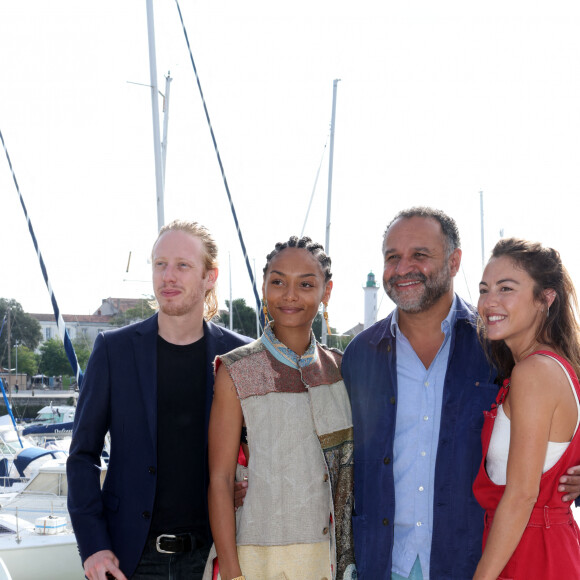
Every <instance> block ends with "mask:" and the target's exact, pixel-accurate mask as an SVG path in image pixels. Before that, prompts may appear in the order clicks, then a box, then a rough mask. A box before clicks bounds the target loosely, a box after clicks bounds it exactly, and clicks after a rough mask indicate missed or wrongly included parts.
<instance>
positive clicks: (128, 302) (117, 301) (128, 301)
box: [93, 297, 143, 316]
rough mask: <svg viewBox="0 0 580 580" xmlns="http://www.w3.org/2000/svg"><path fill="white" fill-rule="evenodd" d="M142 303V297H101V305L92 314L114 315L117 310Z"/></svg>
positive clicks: (122, 310)
mask: <svg viewBox="0 0 580 580" xmlns="http://www.w3.org/2000/svg"><path fill="white" fill-rule="evenodd" d="M142 303H143V298H110V297H109V298H103V301H102V304H101V306H100V307H99V308H98V309H97V310H96V311H95V312H93V314H94V315H95V316H115V314H119V312H126V311H127V310H129V309H131V308H137V307H138V306H141V304H142Z"/></svg>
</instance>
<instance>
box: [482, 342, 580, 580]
mask: <svg viewBox="0 0 580 580" xmlns="http://www.w3.org/2000/svg"><path fill="white" fill-rule="evenodd" d="M532 354H542V355H546V356H549V357H551V358H553V359H555V360H557V361H559V362H560V363H562V365H563V366H564V368H565V369H566V371H567V373H568V375H569V376H570V378H571V380H572V383H573V384H574V388H575V389H576V393H577V394H578V397H579V398H580V384H579V383H578V378H577V377H576V373H575V372H574V370H573V369H572V367H571V366H570V364H569V363H568V362H567V361H566V360H565V359H563V358H562V357H560V356H558V355H556V354H555V353H552V352H548V351H536V352H534V353H532ZM508 389H509V381H505V382H504V385H503V387H502V388H501V389H500V392H499V394H498V397H497V400H496V404H495V405H493V407H492V409H491V411H485V412H484V415H485V420H484V424H483V431H482V433H481V441H482V445H483V459H482V462H481V465H480V467H479V473H478V474H477V477H476V479H475V482H474V484H473V493H474V494H475V497H476V499H477V501H478V502H479V503H480V505H481V507H483V508H484V509H485V529H484V533H483V547H484V548H485V543H486V541H487V537H488V535H489V530H490V527H491V523H492V521H493V515H494V513H495V509H496V508H497V505H498V503H499V501H500V499H501V497H502V495H503V492H504V490H505V485H496V484H495V483H493V481H491V479H490V478H489V477H488V475H487V472H486V470H485V459H486V456H487V450H488V447H489V441H490V438H491V432H492V430H493V425H494V420H495V417H496V414H497V406H498V405H500V404H502V403H503V401H504V399H505V397H506V395H507V393H508ZM578 464H580V428H579V429H578V430H577V431H576V433H575V434H574V437H573V438H572V441H571V442H570V444H569V445H568V447H567V448H566V451H565V452H564V454H563V455H562V457H560V459H559V460H558V461H557V463H556V464H555V465H554V466H553V467H552V468H551V469H549V470H548V471H546V473H544V474H542V478H541V480H540V491H539V495H538V499H537V501H536V505H535V506H534V508H533V510H532V515H531V516H530V521H529V522H528V525H527V526H526V529H525V531H524V534H523V536H522V539H521V540H520V543H519V544H518V546H517V548H516V550H515V552H514V553H513V554H512V557H511V558H510V560H509V562H508V563H507V565H506V567H505V568H504V569H503V571H502V573H501V574H500V575H499V577H498V578H500V579H501V580H512V579H513V580H516V579H517V580H520V579H521V580H524V579H525V580H530V579H535V578H537V579H542V580H547V579H548V580H556V579H557V580H562V579H572V578H580V543H579V537H580V532H579V530H578V526H577V525H576V522H575V521H574V516H573V515H572V512H571V510H570V503H571V502H570V503H563V502H562V495H563V494H562V493H561V492H558V480H559V479H560V476H561V475H563V474H564V473H565V471H566V470H567V469H568V468H569V467H572V466H574V465H578Z"/></svg>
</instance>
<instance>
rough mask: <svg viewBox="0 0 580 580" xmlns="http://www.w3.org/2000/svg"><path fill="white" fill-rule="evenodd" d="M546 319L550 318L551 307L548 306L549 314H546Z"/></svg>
mask: <svg viewBox="0 0 580 580" xmlns="http://www.w3.org/2000/svg"><path fill="white" fill-rule="evenodd" d="M546 318H550V306H548V312H547V313H546Z"/></svg>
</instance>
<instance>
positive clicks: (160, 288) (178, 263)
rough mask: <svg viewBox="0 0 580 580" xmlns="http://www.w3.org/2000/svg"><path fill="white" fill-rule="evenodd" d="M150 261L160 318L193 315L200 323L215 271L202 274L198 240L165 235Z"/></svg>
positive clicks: (174, 233)
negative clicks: (163, 316) (161, 316)
mask: <svg viewBox="0 0 580 580" xmlns="http://www.w3.org/2000/svg"><path fill="white" fill-rule="evenodd" d="M152 261H153V289H154V292H155V298H157V302H158V303H159V310H160V315H166V316H185V315H189V314H193V315H194V316H196V317H197V316H198V315H199V319H200V320H201V318H202V317H203V307H204V301H205V294H206V292H207V291H208V290H210V289H211V288H213V286H214V284H215V282H216V279H217V269H212V270H208V271H207V272H206V271H205V267H204V261H203V246H202V242H201V240H200V239H199V238H198V237H195V236H192V235H190V234H188V233H186V232H183V231H168V232H166V233H164V234H163V235H162V236H161V237H160V238H159V240H158V241H157V243H156V244H155V247H154V248H153V256H152Z"/></svg>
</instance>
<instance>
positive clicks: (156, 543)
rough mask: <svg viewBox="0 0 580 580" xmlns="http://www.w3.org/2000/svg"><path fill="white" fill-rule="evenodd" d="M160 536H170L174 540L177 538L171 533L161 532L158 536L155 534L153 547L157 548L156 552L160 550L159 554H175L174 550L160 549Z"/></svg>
mask: <svg viewBox="0 0 580 580" xmlns="http://www.w3.org/2000/svg"><path fill="white" fill-rule="evenodd" d="M162 538H171V539H173V540H175V539H176V538H177V536H174V535H173V534H161V535H160V536H157V539H156V540H155V548H157V551H158V552H161V554H175V553H176V552H174V551H171V550H163V549H161V546H160V544H159V543H160V541H161V539H162Z"/></svg>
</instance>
